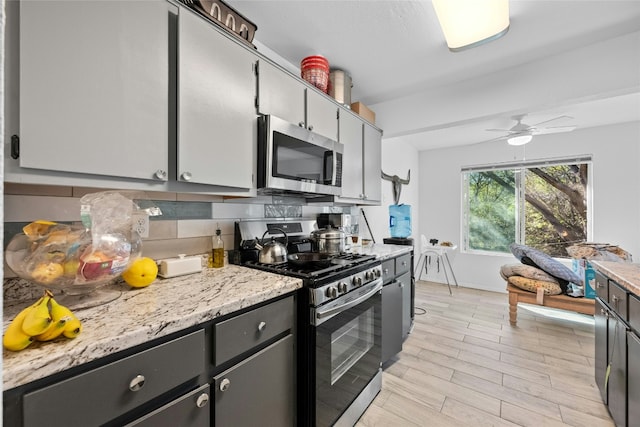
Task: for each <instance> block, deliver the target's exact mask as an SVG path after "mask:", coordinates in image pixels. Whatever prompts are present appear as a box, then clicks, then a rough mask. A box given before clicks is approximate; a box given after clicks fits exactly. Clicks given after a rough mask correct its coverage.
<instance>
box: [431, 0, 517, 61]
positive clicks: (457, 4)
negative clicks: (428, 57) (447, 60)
mask: <svg viewBox="0 0 640 427" xmlns="http://www.w3.org/2000/svg"><path fill="white" fill-rule="evenodd" d="M433 7H434V9H435V10H436V15H437V16H438V21H440V27H442V32H443V33H444V37H445V39H446V40H447V46H449V50H450V51H452V52H459V51H461V50H465V49H469V48H472V47H475V46H478V45H481V44H484V43H487V42H490V41H491V40H495V39H498V38H500V37H502V36H504V35H505V34H506V33H507V31H509V0H433Z"/></svg>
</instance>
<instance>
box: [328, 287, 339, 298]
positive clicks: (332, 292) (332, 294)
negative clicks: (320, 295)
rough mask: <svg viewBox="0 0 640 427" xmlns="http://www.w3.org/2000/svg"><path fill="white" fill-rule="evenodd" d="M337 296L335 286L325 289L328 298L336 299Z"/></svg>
mask: <svg viewBox="0 0 640 427" xmlns="http://www.w3.org/2000/svg"><path fill="white" fill-rule="evenodd" d="M337 296H338V288H336V287H335V286H329V287H328V288H327V297H329V298H337Z"/></svg>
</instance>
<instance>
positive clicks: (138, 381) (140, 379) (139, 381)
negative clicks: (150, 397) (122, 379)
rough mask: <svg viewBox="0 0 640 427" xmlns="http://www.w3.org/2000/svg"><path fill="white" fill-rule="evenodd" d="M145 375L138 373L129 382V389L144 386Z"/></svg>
mask: <svg viewBox="0 0 640 427" xmlns="http://www.w3.org/2000/svg"><path fill="white" fill-rule="evenodd" d="M144 381H145V379H144V375H136V376H135V378H134V379H132V380H131V382H130V383H129V390H131V391H138V390H140V389H141V388H142V387H144Z"/></svg>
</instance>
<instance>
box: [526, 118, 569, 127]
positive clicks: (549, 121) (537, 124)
mask: <svg viewBox="0 0 640 427" xmlns="http://www.w3.org/2000/svg"><path fill="white" fill-rule="evenodd" d="M568 119H573V117H571V116H558V117H554V118H553V119H549V120H545V121H543V122H539V123H536V124H535V125H533V126H540V125H542V124H545V123H551V122H554V121H556V120H568Z"/></svg>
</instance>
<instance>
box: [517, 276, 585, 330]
mask: <svg viewBox="0 0 640 427" xmlns="http://www.w3.org/2000/svg"><path fill="white" fill-rule="evenodd" d="M507 291H509V322H510V323H511V324H512V325H515V324H516V322H517V315H518V303H519V302H524V303H527V304H536V305H542V306H544V307H551V308H560V309H562V310H571V311H575V312H577V313H583V314H591V315H593V314H594V313H595V300H594V299H592V298H573V297H570V296H567V295H545V294H544V291H543V290H542V288H538V292H537V293H533V292H529V291H525V290H523V289H520V288H517V287H515V286H513V285H510V284H507Z"/></svg>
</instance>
